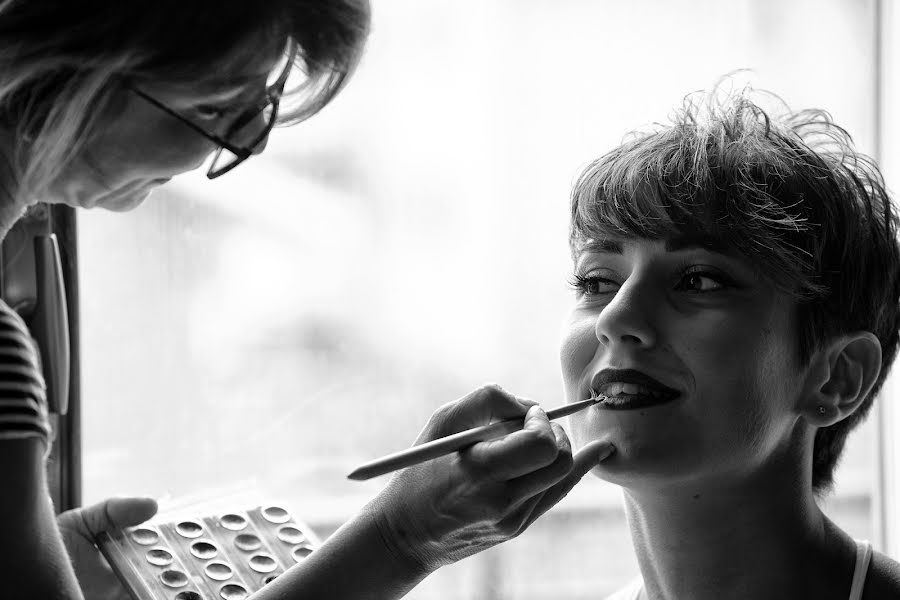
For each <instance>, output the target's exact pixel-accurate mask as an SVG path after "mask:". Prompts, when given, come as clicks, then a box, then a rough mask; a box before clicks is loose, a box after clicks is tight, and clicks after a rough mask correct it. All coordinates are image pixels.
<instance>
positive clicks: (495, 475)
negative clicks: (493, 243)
mask: <svg viewBox="0 0 900 600" xmlns="http://www.w3.org/2000/svg"><path fill="white" fill-rule="evenodd" d="M460 456H461V458H462V459H463V460H464V461H465V462H466V463H467V464H468V466H469V467H470V468H472V469H476V470H478V471H481V472H484V473H485V474H487V475H488V478H489V479H491V480H493V481H507V480H510V479H515V478H517V477H521V476H523V475H526V474H528V473H532V474H534V473H535V472H536V471H541V472H542V473H543V476H544V477H546V476H547V475H549V472H547V471H544V467H547V466H548V465H552V464H554V463H555V462H556V461H557V459H558V458H560V457H561V458H562V463H567V464H566V465H565V470H564V471H563V472H562V473H560V475H559V476H560V477H562V476H564V475H565V474H566V473H567V472H568V468H569V467H571V458H572V448H571V445H570V444H569V438H568V437H567V436H566V434H565V432H564V431H563V429H562V427H560V426H559V425H557V424H555V423H550V421H549V419H547V414H546V413H545V412H544V411H543V409H542V408H541V407H540V406H536V405H535V406H532V407H531V408H529V409H528V412H527V413H526V414H525V424H524V426H523V428H522V429H521V430H519V431H514V432H513V433H510V434H508V435H506V436H504V437H502V438H498V439H496V440H488V441H485V442H481V443H479V444H475V445H474V446H472V447H471V448H468V449H466V450H464V451H462V452H460ZM560 466H562V465H560ZM539 478H540V477H539ZM553 483H555V481H551V482H550V483H548V484H547V486H549V485H552V484H553ZM547 486H545V487H547Z"/></svg>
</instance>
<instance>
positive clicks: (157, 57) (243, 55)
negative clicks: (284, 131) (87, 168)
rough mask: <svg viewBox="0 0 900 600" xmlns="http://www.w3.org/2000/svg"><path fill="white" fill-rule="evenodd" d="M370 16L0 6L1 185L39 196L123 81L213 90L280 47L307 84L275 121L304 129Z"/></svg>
mask: <svg viewBox="0 0 900 600" xmlns="http://www.w3.org/2000/svg"><path fill="white" fill-rule="evenodd" d="M369 18H370V14H369V4H368V0H262V1H256V2H251V1H249V0H191V1H189V2H185V1H183V0H152V1H141V0H128V1H109V0H79V1H77V2H73V1H72V0H0V126H3V127H5V128H7V129H9V130H11V132H12V135H13V136H15V140H14V141H15V143H16V152H15V155H14V156H12V157H7V158H8V159H9V160H10V162H11V165H10V166H11V167H12V170H13V173H14V176H15V178H16V180H17V181H16V182H15V185H13V186H10V183H9V182H0V183H5V184H6V185H7V186H8V187H12V188H13V189H14V190H15V192H16V194H15V196H16V197H18V198H23V197H24V198H25V199H40V194H41V193H42V192H43V191H44V190H45V189H46V186H47V185H48V184H49V183H50V182H51V181H52V180H53V179H54V178H55V177H56V176H57V175H58V174H59V173H60V172H62V170H63V169H64V167H65V165H66V164H67V163H68V161H70V160H72V158H73V157H74V156H76V155H77V153H78V150H79V148H80V147H81V145H82V144H83V143H84V142H85V140H87V139H90V137H91V136H92V135H93V134H94V133H96V132H97V131H99V130H101V129H102V128H103V127H104V123H103V122H100V119H99V118H98V115H100V114H102V113H103V112H104V109H107V108H110V107H111V106H113V103H112V98H113V91H114V88H115V86H116V83H117V82H120V81H122V80H123V78H124V79H129V78H131V79H136V80H155V81H162V82H166V83H176V84H178V83H196V84H198V85H202V84H209V83H218V84H222V83H223V82H229V81H230V79H229V76H230V75H232V76H233V75H235V74H237V73H239V72H240V69H241V67H247V66H251V65H255V64H256V63H259V64H262V65H264V64H266V63H265V61H267V60H272V59H275V58H277V56H279V53H281V52H284V51H285V48H287V47H288V44H289V43H293V44H295V45H296V47H297V49H298V54H297V57H296V60H295V68H299V69H302V70H303V71H304V73H305V75H306V77H305V78H304V83H303V85H302V86H299V87H298V88H297V89H293V90H288V91H287V92H286V97H285V101H283V102H282V109H281V111H280V114H279V123H280V124H283V123H294V122H297V121H300V120H303V119H305V118H307V117H309V116H310V115H313V114H315V113H316V112H318V111H319V110H320V109H321V108H322V107H323V106H325V105H326V104H327V103H328V102H329V101H330V100H331V99H332V98H333V97H334V95H335V94H336V93H337V92H338V91H339V90H340V89H341V88H342V86H343V85H344V83H345V81H346V79H347V78H348V77H349V76H350V74H351V73H352V72H353V70H354V69H355V67H356V65H357V62H358V60H359V57H360V55H361V52H362V48H363V45H364V43H365V39H366V37H367V34H368V30H369ZM257 68H258V67H257ZM292 99H294V100H296V101H295V102H293V104H294V105H295V106H293V107H290V106H288V105H290V104H292V102H291V100H292ZM298 99H299V100H298Z"/></svg>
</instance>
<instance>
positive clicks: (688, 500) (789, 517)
mask: <svg viewBox="0 0 900 600" xmlns="http://www.w3.org/2000/svg"><path fill="white" fill-rule="evenodd" d="M796 471H797V469H792V468H787V469H783V468H781V469H780V468H777V467H773V468H772V469H770V470H769V471H768V472H767V473H758V474H757V475H758V477H754V478H753V480H746V479H745V480H744V481H742V482H741V484H740V485H733V484H729V483H727V482H724V481H719V482H716V483H715V484H713V485H709V484H703V485H702V486H700V485H695V486H691V485H679V486H673V488H674V489H666V490H665V491H663V492H661V491H660V490H654V491H652V492H651V491H649V490H648V491H645V490H633V489H629V490H626V492H625V504H626V512H627V514H628V521H629V525H630V527H631V535H632V541H633V543H634V547H635V551H636V553H637V557H638V563H639V564H640V568H641V574H642V575H643V579H644V593H645V597H646V598H647V599H648V600H678V599H684V598H690V599H691V600H707V599H709V600H713V599H715V600H719V599H721V598H729V599H730V600H743V599H758V598H766V599H767V600H780V599H782V598H783V599H785V600H787V599H791V600H802V599H804V598H810V599H811V598H816V599H820V600H830V599H845V598H846V597H847V595H848V593H849V590H850V581H851V578H852V575H853V556H854V555H853V551H854V548H853V541H852V540H851V539H850V538H849V536H847V534H845V533H844V532H842V531H841V530H840V529H838V528H837V527H836V526H834V525H833V524H832V523H831V522H830V521H829V520H828V519H827V518H826V517H825V516H824V515H823V514H822V512H821V510H820V509H819V508H818V506H817V505H816V503H815V499H814V497H813V494H812V488H811V485H810V482H809V481H808V479H809V477H808V476H807V477H804V474H803V473H800V472H796ZM804 479H806V480H807V481H804Z"/></svg>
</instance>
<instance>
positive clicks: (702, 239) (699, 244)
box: [665, 234, 732, 255]
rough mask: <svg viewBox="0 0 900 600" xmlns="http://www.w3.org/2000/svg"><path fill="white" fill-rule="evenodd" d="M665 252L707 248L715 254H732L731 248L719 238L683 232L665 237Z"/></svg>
mask: <svg viewBox="0 0 900 600" xmlns="http://www.w3.org/2000/svg"><path fill="white" fill-rule="evenodd" d="M665 248H666V252H678V251H679V250H708V251H709V252H715V253H716V254H726V255H727V254H732V250H731V249H730V248H729V247H728V245H727V244H725V242H724V241H723V240H721V239H719V238H714V237H712V236H708V235H701V234H684V235H678V236H675V237H671V238H666V244H665Z"/></svg>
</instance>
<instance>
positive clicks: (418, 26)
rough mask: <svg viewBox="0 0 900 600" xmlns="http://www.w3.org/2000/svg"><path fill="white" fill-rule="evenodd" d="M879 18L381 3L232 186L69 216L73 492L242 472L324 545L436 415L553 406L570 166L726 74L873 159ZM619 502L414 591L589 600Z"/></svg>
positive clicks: (637, 2)
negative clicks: (323, 89)
mask: <svg viewBox="0 0 900 600" xmlns="http://www.w3.org/2000/svg"><path fill="white" fill-rule="evenodd" d="M873 6H874V3H873V1H871V0H867V1H858V0H792V1H786V0H778V1H775V0H771V1H764V2H761V1H759V0H744V1H735V2H720V1H718V0H699V1H698V0H631V1H630V2H594V1H592V0H581V1H576V0H566V1H560V0H527V1H522V0H492V1H491V2H483V1H470V2H442V1H438V0H429V1H423V0H404V1H401V0H391V1H389V2H379V1H377V0H376V1H375V3H374V24H373V33H372V36H371V40H370V44H369V48H368V51H367V54H366V56H365V58H364V60H363V62H362V64H361V66H360V68H359V71H358V73H357V75H356V76H355V78H354V79H353V80H352V81H351V82H350V84H349V86H348V88H347V89H346V90H345V91H344V92H343V93H342V94H341V95H340V96H339V97H338V98H337V100H335V102H334V103H333V104H332V105H331V106H329V107H327V108H326V109H325V110H324V111H323V112H322V114H320V115H319V116H317V117H315V118H313V119H312V120H311V121H309V122H307V123H304V124H301V125H299V126H296V127H293V128H290V129H276V130H275V132H274V134H273V135H272V138H271V141H270V143H269V146H268V148H267V150H266V153H265V154H264V155H263V156H261V157H255V158H252V159H251V160H249V161H247V162H246V163H244V164H242V165H241V166H240V167H238V168H237V169H236V170H234V171H233V172H231V173H229V174H228V175H226V176H224V177H222V178H219V179H216V180H213V181H208V180H206V179H205V178H204V177H203V175H202V173H201V174H196V175H189V176H185V177H184V178H182V179H180V180H179V179H176V180H175V181H173V182H172V183H171V184H169V185H168V186H167V187H166V188H164V189H162V190H160V191H158V192H157V193H156V194H154V196H153V197H152V198H151V199H150V200H149V201H148V202H147V203H146V204H145V205H144V206H143V207H141V208H140V209H138V210H136V211H134V212H132V213H129V214H109V213H103V212H98V211H92V212H90V213H87V214H85V213H82V214H81V215H79V217H80V221H79V228H80V229H79V249H78V250H79V255H80V260H81V282H80V290H81V296H82V328H83V343H82V365H83V398H84V490H85V501H86V502H90V501H94V500H98V499H100V498H102V497H105V496H108V495H114V494H122V493H149V494H152V495H155V496H160V495H165V494H170V495H172V496H181V495H184V494H192V493H196V492H201V491H203V490H204V489H210V488H217V487H221V486H227V485H230V484H232V483H234V482H240V481H246V480H254V481H255V482H257V484H258V485H259V486H260V487H262V488H263V489H265V490H266V491H268V492H270V493H271V494H273V495H277V496H279V497H282V498H286V499H288V500H289V501H290V502H291V504H292V506H293V507H294V508H295V510H296V511H297V513H298V516H299V517H300V518H301V519H304V520H306V521H308V522H309V523H310V524H311V525H312V526H313V527H314V528H315V529H316V530H317V531H318V532H319V533H320V534H323V535H327V534H328V533H330V532H331V531H333V530H334V529H335V528H336V527H337V526H338V525H339V524H340V523H341V522H342V521H343V520H345V519H346V518H348V517H349V516H350V515H351V514H352V513H353V512H354V511H355V510H356V509H357V508H359V507H360V506H361V505H362V504H363V503H364V502H365V501H366V500H367V499H368V498H370V497H371V496H372V495H373V494H375V493H376V492H377V490H378V489H380V488H381V486H383V485H384V483H385V478H379V479H376V480H373V481H369V482H364V483H359V482H351V481H349V480H347V479H346V474H347V473H348V472H349V471H350V470H352V469H353V468H354V467H355V466H357V465H358V464H360V463H361V462H364V461H366V460H369V459H371V458H374V457H377V456H380V455H382V454H385V453H388V452H392V451H395V450H398V449H401V448H403V447H405V446H407V445H409V444H410V443H411V442H412V441H413V439H414V438H415V437H416V435H417V434H418V431H419V429H420V428H421V426H422V425H423V424H424V423H425V421H426V419H427V418H428V416H429V415H430V414H431V413H432V411H433V410H434V409H436V408H437V407H438V406H440V405H441V404H444V403H445V402H448V401H450V400H453V399H456V398H458V397H460V396H462V395H464V394H466V393H467V392H469V391H470V390H471V389H473V388H474V387H476V386H478V385H480V384H482V383H484V382H487V381H496V382H499V383H501V384H502V385H503V386H504V387H506V388H507V389H510V390H512V391H515V392H517V393H519V394H522V395H526V396H529V397H532V398H535V399H537V400H539V401H541V402H542V403H543V404H544V405H545V406H547V407H552V406H556V405H559V404H562V403H563V402H564V398H563V394H562V384H561V378H560V374H559V366H558V358H557V343H558V340H559V337H560V331H561V325H562V322H563V319H564V316H565V314H566V311H567V310H568V307H569V305H570V302H571V301H572V296H571V292H570V290H569V288H568V286H567V283H566V282H567V278H568V276H569V274H570V265H569V255H568V248H567V245H566V240H567V224H568V221H567V220H568V191H569V186H570V185H571V183H572V181H573V179H574V177H575V176H576V174H577V173H578V171H579V169H580V168H581V167H582V166H584V165H585V164H586V163H587V162H588V161H589V160H591V159H592V158H595V157H596V156H599V155H600V154H602V153H603V152H605V151H607V150H609V149H611V148H612V147H614V146H615V145H616V144H618V143H619V142H620V141H621V139H622V137H623V134H625V133H626V132H627V131H629V130H632V129H638V128H640V127H643V126H645V125H648V124H650V123H652V122H654V121H663V120H665V118H666V116H667V115H668V114H669V113H670V112H671V110H672V109H673V108H674V107H675V106H677V105H678V104H680V101H681V99H682V98H683V96H684V95H685V94H686V93H688V92H691V91H693V90H698V89H706V88H709V87H711V86H712V85H713V84H714V83H715V81H716V79H717V78H718V77H719V76H721V75H723V74H725V73H727V72H730V71H733V70H735V69H739V68H751V69H753V73H752V74H751V75H750V78H751V80H752V81H753V82H754V83H755V85H757V86H759V87H763V88H767V89H771V90H773V91H776V92H778V93H779V94H780V95H781V96H782V97H783V98H784V99H785V100H786V101H787V102H788V104H789V105H791V106H792V107H794V108H805V107H823V108H826V109H828V110H829V111H830V112H831V113H832V114H833V115H834V117H835V119H836V120H837V122H838V123H840V124H842V125H843V126H845V127H846V128H847V129H848V130H849V131H850V132H851V133H852V134H853V135H854V139H855V141H856V143H857V145H858V146H859V147H861V148H862V149H863V150H865V151H868V152H870V153H871V152H872V151H873V150H874V148H873V144H874V142H873V138H874V131H875V117H874V114H875V112H874V110H873V106H874V104H873V102H874V100H873V98H874V90H875V82H874V73H875V69H874V66H873V65H874V62H875V61H874V52H873V49H874V46H873V44H874V42H873V41H872V40H873V27H874V16H873V15H874V7H873ZM813 22H814V23H815V26H812V25H811V23H813ZM875 463H876V446H875V442H874V428H873V427H872V426H871V425H870V424H866V425H864V426H863V430H862V431H860V432H857V433H855V434H854V435H853V436H851V441H850V444H849V448H848V451H847V455H846V458H845V460H844V461H843V463H842V466H841V469H840V472H839V474H838V485H837V489H836V493H835V494H834V495H833V496H831V497H830V498H829V499H828V500H827V501H826V502H825V504H826V507H827V510H828V512H829V513H830V514H832V515H833V516H834V518H835V519H836V520H837V521H838V522H839V523H840V524H841V525H843V526H844V527H845V528H846V529H847V530H848V531H849V532H850V533H851V534H852V535H854V536H856V537H861V538H872V519H871V506H872V501H873V496H872V494H873V483H872V482H873V478H874V466H873V465H874V464H875ZM620 504H621V499H620V494H619V491H618V489H617V488H615V487H613V486H610V485H609V484H605V483H603V482H600V481H598V480H596V479H593V478H591V477H588V478H586V479H585V480H584V482H583V483H582V484H580V485H579V486H578V487H577V488H576V489H575V490H574V491H573V492H572V493H571V494H570V496H569V497H568V498H566V499H565V500H564V501H563V502H562V503H561V504H560V505H559V506H558V507H556V508H555V509H554V510H553V511H552V512H551V513H550V514H548V515H547V516H546V517H545V518H543V519H541V520H540V521H538V522H537V523H535V525H534V526H533V527H532V528H531V529H530V530H529V531H528V532H527V533H526V534H524V535H523V536H521V537H520V538H518V539H516V540H514V541H512V542H510V543H508V544H505V545H503V546H501V547H499V548H496V549H493V550H491V551H489V552H487V553H484V554H482V555H480V556H478V557H475V558H472V559H467V560H465V561H462V562H461V563H460V564H458V565H454V566H452V567H450V568H447V569H444V570H442V571H440V572H439V573H437V574H435V575H434V576H432V577H430V578H429V579H428V580H426V581H425V582H424V583H423V584H422V585H421V586H420V587H419V588H417V589H416V591H415V592H413V594H411V597H413V598H417V599H419V598H422V599H428V598H435V599H437V598H441V599H449V598H460V599H463V598H465V599H469V598H472V599H475V598H478V599H480V600H485V599H492V598H513V597H514V598H518V599H538V598H546V599H550V598H560V597H565V598H573V599H574V598H597V597H600V595H602V594H603V593H607V592H610V591H612V590H614V589H615V588H617V587H619V586H621V585H622V584H624V583H625V582H627V581H628V580H629V579H630V578H632V577H633V576H634V575H636V574H637V566H636V562H635V560H634V558H633V553H632V550H631V544H630V541H629V537H628V532H627V528H626V525H625V523H624V517H623V513H622V510H621V506H620ZM450 582H454V585H448V584H449V583H450Z"/></svg>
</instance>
